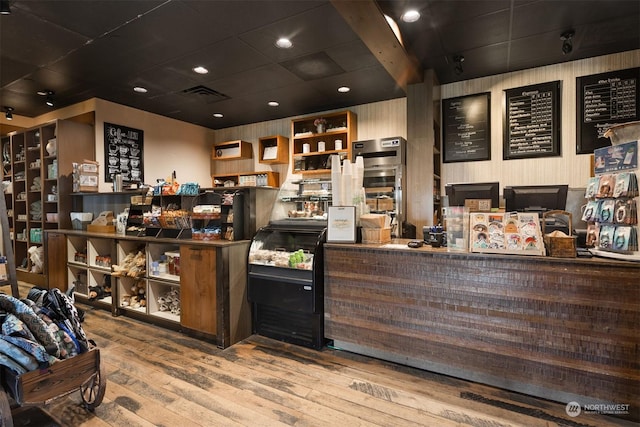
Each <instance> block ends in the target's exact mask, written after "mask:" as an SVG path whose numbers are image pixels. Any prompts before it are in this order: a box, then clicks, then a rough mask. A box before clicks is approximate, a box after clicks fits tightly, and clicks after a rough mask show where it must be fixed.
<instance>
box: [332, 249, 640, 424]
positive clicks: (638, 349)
mask: <svg viewBox="0 0 640 427" xmlns="http://www.w3.org/2000/svg"><path fill="white" fill-rule="evenodd" d="M408 241H409V240H407V239H397V240H394V241H392V242H391V243H390V244H382V245H380V244H344V243H327V244H325V246H324V256H325V276H324V286H325V298H324V305H325V307H324V308H325V337H326V338H327V339H329V340H333V345H334V346H335V347H337V348H341V349H344V350H348V351H352V352H356V353H360V354H366V355H368V356H373V357H378V358H381V359H385V360H390V361H393V362H397V363H402V364H406V365H409V366H414V367H418V368H421V369H425V370H430V371H434V372H439V373H444V374H446V375H450V376H453V377H459V378H464V379H467V380H471V381H476V382H481V383H485V384H489V385H493V386H497V387H501V388H505V389H508V390H512V391H516V392H520V393H525V394H529V395H533V396H538V397H542V398H546V399H551V400H555V401H558V402H562V403H569V402H572V401H575V402H578V403H580V404H581V405H587V404H603V403H604V404H612V403H613V404H623V405H626V404H629V405H630V409H629V413H628V414H623V415H622V416H623V417H625V418H627V419H633V420H636V421H637V420H639V419H640V416H639V415H640V413H639V410H640V407H639V406H638V402H640V387H638V384H640V335H639V334H638V331H639V330H640V263H636V262H628V261H617V260H612V259H608V258H597V257H593V258H554V257H545V256H525V255H496V254H484V253H469V252H453V251H452V252H448V251H447V249H446V248H431V247H430V246H423V247H421V248H409V247H408V246H407V242H408Z"/></svg>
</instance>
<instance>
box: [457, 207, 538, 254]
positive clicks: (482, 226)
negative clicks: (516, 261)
mask: <svg viewBox="0 0 640 427" xmlns="http://www.w3.org/2000/svg"><path fill="white" fill-rule="evenodd" d="M469 221H470V224H469V226H470V232H469V249H470V250H471V252H485V253H492V254H512V255H544V254H545V248H544V241H543V239H542V232H541V231H540V218H539V216H538V214H537V213H513V212H512V213H489V212H472V213H471V214H470V217H469Z"/></svg>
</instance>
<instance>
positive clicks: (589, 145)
mask: <svg viewBox="0 0 640 427" xmlns="http://www.w3.org/2000/svg"><path fill="white" fill-rule="evenodd" d="M639 82H640V68H629V69H626V70H620V71H611V72H608V73H602V74H594V75H592V76H584V77H577V78H576V94H577V98H578V100H577V101H578V109H577V118H576V120H577V123H576V130H577V135H576V153H578V154H591V153H593V151H594V150H595V149H596V148H602V147H608V146H610V145H611V141H610V140H609V138H606V137H605V136H604V132H605V131H606V130H607V129H609V128H610V127H611V126H612V125H615V124H619V123H627V122H633V121H636V120H640V112H639V108H640V90H639V87H638V86H639V84H640V83H639Z"/></svg>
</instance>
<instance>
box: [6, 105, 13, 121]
mask: <svg viewBox="0 0 640 427" xmlns="http://www.w3.org/2000/svg"><path fill="white" fill-rule="evenodd" d="M4 111H5V113H4V117H5V118H6V119H7V120H13V107H4Z"/></svg>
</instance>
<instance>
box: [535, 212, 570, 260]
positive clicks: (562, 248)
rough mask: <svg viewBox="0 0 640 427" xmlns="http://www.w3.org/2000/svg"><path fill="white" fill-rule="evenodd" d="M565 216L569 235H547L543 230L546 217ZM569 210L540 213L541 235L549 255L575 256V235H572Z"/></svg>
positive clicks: (559, 256) (560, 256)
mask: <svg viewBox="0 0 640 427" xmlns="http://www.w3.org/2000/svg"><path fill="white" fill-rule="evenodd" d="M554 216H555V217H566V218H567V219H568V220H567V221H568V225H569V236H553V235H547V232H546V230H545V226H546V223H547V221H546V219H547V217H554ZM572 219H573V218H572V215H571V212H566V211H549V212H545V213H543V214H542V235H543V236H544V245H545V246H546V248H547V254H548V255H549V256H553V257H558V258H575V257H576V240H577V238H576V236H573V235H572V234H573V225H572Z"/></svg>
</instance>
